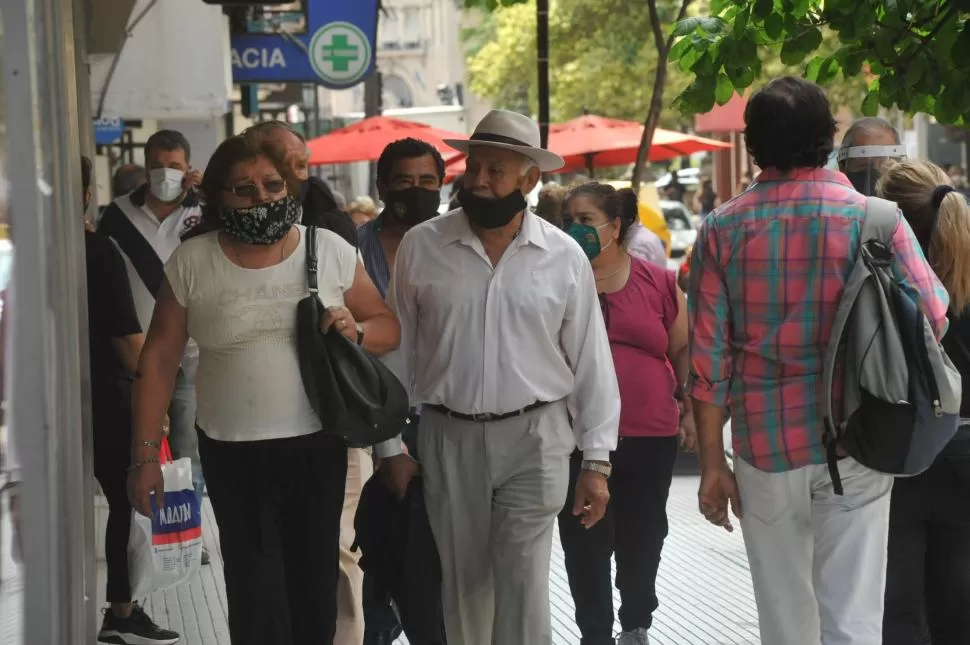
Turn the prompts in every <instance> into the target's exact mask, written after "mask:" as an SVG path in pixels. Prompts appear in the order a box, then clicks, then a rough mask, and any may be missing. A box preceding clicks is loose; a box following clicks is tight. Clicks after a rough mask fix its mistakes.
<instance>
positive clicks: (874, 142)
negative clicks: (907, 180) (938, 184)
mask: <svg viewBox="0 0 970 645" xmlns="http://www.w3.org/2000/svg"><path fill="white" fill-rule="evenodd" d="M905 158H906V146H904V145H902V143H901V142H900V139H899V133H898V132H897V131H896V128H894V127H893V126H892V125H890V123H889V122H888V121H886V120H885V119H880V118H878V117H866V118H863V119H859V120H858V121H856V122H855V123H853V124H852V127H850V128H849V130H848V132H846V133H845V136H844V137H842V147H841V148H840V149H839V154H838V159H839V170H841V171H842V172H843V173H844V174H845V176H846V177H848V178H849V181H851V182H852V186H853V187H854V188H855V189H856V190H857V191H859V192H860V193H862V194H863V195H870V196H871V195H875V194H876V182H877V181H878V180H879V176H880V175H881V174H882V168H883V166H885V165H886V164H887V163H888V162H890V161H898V160H900V159H905Z"/></svg>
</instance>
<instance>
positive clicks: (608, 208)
mask: <svg viewBox="0 0 970 645" xmlns="http://www.w3.org/2000/svg"><path fill="white" fill-rule="evenodd" d="M580 195H582V196H584V197H589V198H590V199H591V200H593V203H594V204H596V207H597V208H599V209H600V210H601V211H603V212H604V213H606V218H607V220H608V221H610V222H612V221H613V220H615V219H619V220H620V240H619V243H620V244H623V243H624V242H625V241H626V236H627V233H629V232H630V227H632V226H633V225H634V224H635V223H636V221H637V214H638V200H637V195H636V193H634V192H633V190H632V189H630V188H621V189H620V190H617V189H615V188H613V187H612V186H610V185H609V184H601V183H599V182H598V181H591V182H587V183H585V184H580V185H579V186H576V187H575V188H573V189H572V190H570V191H569V193H568V194H567V195H566V198H565V199H563V201H562V207H561V208H562V212H563V213H565V212H566V210H567V209H568V207H569V202H570V201H572V199H573V198H574V197H579V196H580ZM571 223H572V222H570V221H567V220H566V219H564V220H563V224H564V225H569V224H571Z"/></svg>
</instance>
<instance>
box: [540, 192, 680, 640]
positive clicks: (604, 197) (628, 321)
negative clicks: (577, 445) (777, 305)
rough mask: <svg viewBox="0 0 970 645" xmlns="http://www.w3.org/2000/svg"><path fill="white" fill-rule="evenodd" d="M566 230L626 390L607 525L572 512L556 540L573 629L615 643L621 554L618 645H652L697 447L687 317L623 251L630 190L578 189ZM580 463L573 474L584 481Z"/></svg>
mask: <svg viewBox="0 0 970 645" xmlns="http://www.w3.org/2000/svg"><path fill="white" fill-rule="evenodd" d="M563 215H564V220H565V222H566V224H567V228H566V231H567V232H568V233H569V235H570V236H571V237H573V239H575V240H576V241H577V242H578V243H579V244H580V246H582V247H583V249H584V250H585V251H586V255H587V256H588V257H589V258H590V261H591V262H592V265H593V274H594V276H595V277H596V288H597V291H598V292H599V296H600V304H601V306H602V308H603V318H604V320H605V322H606V330H607V334H608V336H609V340H610V347H611V349H612V352H613V363H614V365H615V369H616V376H617V380H618V381H619V385H620V439H619V444H618V446H617V449H616V452H615V453H614V454H613V455H612V456H611V459H610V461H611V462H612V463H613V473H612V476H611V477H610V480H609V485H610V505H609V507H608V508H607V512H606V516H605V517H604V518H603V521H602V522H600V523H599V524H597V525H596V526H594V527H593V528H591V529H586V528H584V527H583V526H582V525H581V524H580V523H579V520H578V519H577V518H576V517H574V516H573V515H572V513H571V512H570V511H571V509H572V501H571V500H570V501H567V502H566V507H565V508H566V509H567V510H564V512H563V513H562V514H560V516H559V535H560V538H561V540H562V546H563V551H564V552H565V556H566V571H567V573H568V576H569V586H570V589H571V591H572V596H573V600H574V601H575V603H576V623H577V625H578V626H579V629H580V632H581V633H582V637H583V638H582V640H583V643H591V644H595V645H600V644H601V643H603V644H605V643H613V642H614V641H613V588H612V587H613V585H612V584H611V580H610V558H611V556H612V555H613V554H614V553H615V554H616V571H617V573H616V586H617V589H619V591H620V601H621V606H620V611H619V615H620V624H621V626H622V630H623V631H622V633H621V635H620V638H619V641H618V642H619V644H620V645H640V644H645V643H647V642H648V640H647V630H648V629H650V626H651V623H652V620H653V612H654V611H655V610H656V609H657V606H658V601H657V594H656V579H657V567H658V565H659V564H660V551H661V549H662V547H663V542H664V538H665V537H666V535H667V512H666V505H667V494H668V492H669V490H670V482H671V479H672V477H673V468H674V462H675V461H676V459H677V445H678V436H679V437H680V443H681V445H683V446H684V447H685V448H687V449H690V450H693V449H694V448H695V444H696V436H695V434H694V429H693V423H692V420H691V416H690V414H689V412H690V410H689V409H685V408H684V405H688V406H689V403H688V401H689V399H686V400H685V398H684V397H683V394H682V386H683V384H684V383H685V382H686V380H687V368H688V364H687V360H688V352H687V311H686V307H685V304H686V302H685V299H684V294H683V292H682V291H681V290H680V289H679V288H678V287H677V284H676V277H675V275H674V274H673V273H672V272H670V271H667V270H666V269H665V268H662V267H659V266H657V265H655V264H651V263H648V262H646V261H644V260H640V259H638V258H635V257H633V256H631V255H630V254H629V253H627V251H626V249H625V248H624V246H623V243H624V241H625V239H626V235H627V233H628V231H629V230H630V227H631V226H633V224H634V223H635V222H636V220H637V198H636V195H635V194H634V193H633V191H631V190H629V189H626V190H620V191H616V190H614V189H613V188H612V187H610V186H608V185H605V184H598V183H595V182H594V183H589V184H584V185H581V186H579V187H577V188H574V189H573V190H572V191H571V192H570V193H569V195H567V196H566V200H565V202H564V203H563ZM579 460H580V457H579V456H578V455H576V456H574V458H573V460H572V463H571V468H570V471H571V473H570V474H571V475H572V477H573V479H574V480H575V477H576V475H577V473H578V472H579V465H580V461H579Z"/></svg>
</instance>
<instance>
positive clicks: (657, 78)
mask: <svg viewBox="0 0 970 645" xmlns="http://www.w3.org/2000/svg"><path fill="white" fill-rule="evenodd" d="M651 1H652V0H651ZM666 84H667V52H666V51H659V52H657V73H656V74H655V75H654V77H653V94H652V96H651V97H650V108H649V109H648V110H647V118H646V119H644V122H643V135H642V136H641V138H640V149H639V150H638V151H637V163H636V165H635V166H633V182H632V184H631V186H632V187H633V190H634V191H635V192H636V193H637V194H638V195H639V194H640V182H641V181H642V179H643V173H644V170H646V166H647V159H648V157H649V156H650V144H651V142H652V141H653V133H654V132H655V131H656V130H657V124H658V123H659V122H660V113H661V111H662V110H663V95H664V86H665V85H666Z"/></svg>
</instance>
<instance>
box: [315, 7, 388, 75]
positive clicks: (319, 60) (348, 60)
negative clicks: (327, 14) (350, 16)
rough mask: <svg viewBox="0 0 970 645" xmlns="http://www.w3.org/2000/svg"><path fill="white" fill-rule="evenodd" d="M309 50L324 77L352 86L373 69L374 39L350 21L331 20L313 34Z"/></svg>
mask: <svg viewBox="0 0 970 645" xmlns="http://www.w3.org/2000/svg"><path fill="white" fill-rule="evenodd" d="M308 54H309V56H310V65H311V66H312V67H313V71H315V72H316V73H317V75H319V76H320V78H322V79H323V80H324V81H327V82H330V83H333V84H336V85H343V86H347V87H349V86H350V85H353V84H354V83H356V82H358V81H359V80H360V79H362V78H363V77H364V75H365V74H366V73H367V71H368V69H370V64H371V60H372V58H373V52H372V47H371V42H370V40H369V39H368V38H367V36H366V35H365V34H364V32H363V31H361V30H360V28H359V27H357V26H356V25H353V24H351V23H349V22H331V23H328V24H326V25H324V26H322V27H320V29H318V30H317V31H316V33H314V34H313V38H311V39H310V47H309V51H308Z"/></svg>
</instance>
